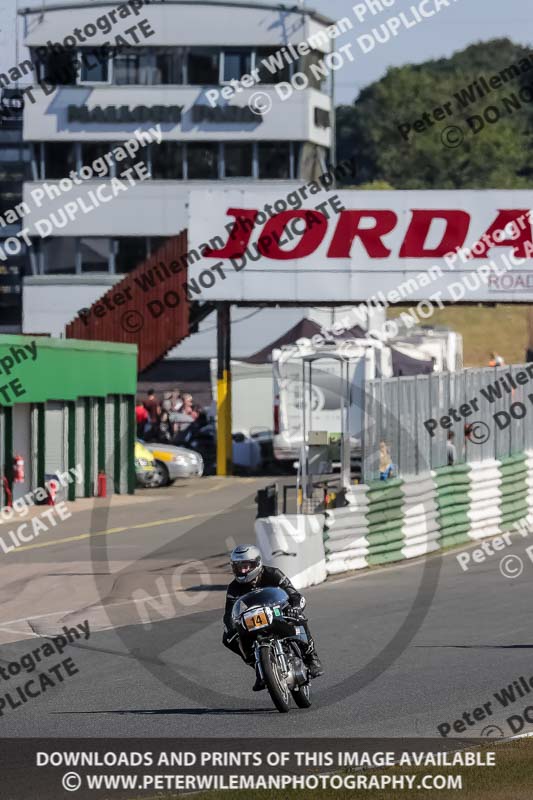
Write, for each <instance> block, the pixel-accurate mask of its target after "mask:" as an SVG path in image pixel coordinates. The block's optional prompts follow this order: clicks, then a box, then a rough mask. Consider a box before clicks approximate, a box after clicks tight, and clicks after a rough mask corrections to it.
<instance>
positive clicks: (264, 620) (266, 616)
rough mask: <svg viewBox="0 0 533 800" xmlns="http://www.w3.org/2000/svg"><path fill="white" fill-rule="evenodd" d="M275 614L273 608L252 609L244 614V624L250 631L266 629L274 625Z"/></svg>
mask: <svg viewBox="0 0 533 800" xmlns="http://www.w3.org/2000/svg"><path fill="white" fill-rule="evenodd" d="M273 619H274V613H273V611H272V609H271V608H268V607H264V608H251V609H249V610H248V611H245V612H244V614H243V622H244V624H245V626H246V627H247V629H248V630H249V631H256V630H258V629H259V628H266V627H267V626H268V625H270V624H271V623H272V620H273Z"/></svg>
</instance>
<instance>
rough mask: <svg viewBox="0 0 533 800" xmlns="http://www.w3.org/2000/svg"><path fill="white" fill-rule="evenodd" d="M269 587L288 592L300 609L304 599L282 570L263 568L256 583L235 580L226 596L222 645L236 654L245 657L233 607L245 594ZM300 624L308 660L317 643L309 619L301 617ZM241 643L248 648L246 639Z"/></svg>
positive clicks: (249, 654) (305, 655) (248, 659)
mask: <svg viewBox="0 0 533 800" xmlns="http://www.w3.org/2000/svg"><path fill="white" fill-rule="evenodd" d="M267 586H277V587H279V588H280V589H283V590H284V591H285V592H287V594H288V596H289V602H290V604H291V606H293V608H300V601H301V599H302V595H301V594H300V592H298V591H297V590H296V589H295V588H294V586H293V585H292V583H291V582H290V580H289V579H288V578H287V576H286V575H285V574H284V573H283V572H282V571H281V570H280V569H276V567H263V569H262V570H261V573H260V574H259V575H258V576H257V578H256V579H255V581H252V582H251V583H239V582H238V581H236V580H233V581H232V582H231V583H230V585H229V586H228V591H227V594H226V607H225V609H224V635H223V637H222V644H223V645H224V646H225V647H227V648H229V649H230V650H232V651H233V652H234V653H237V654H238V655H240V656H241V658H242V657H243V654H242V652H241V648H240V647H239V636H238V634H237V631H236V630H235V628H234V626H233V621H232V618H231V611H232V609H233V605H234V603H235V601H236V600H238V599H239V597H242V596H243V595H244V594H248V592H251V591H252V589H264V588H265V587H267ZM299 624H301V625H303V627H304V629H305V632H306V634H307V641H308V645H307V651H306V653H305V654H304V658H305V659H306V660H307V658H308V657H310V656H311V655H312V654H313V653H314V652H315V643H314V640H313V637H312V636H311V631H310V630H309V626H308V624H307V619H305V617H303V616H301V619H300V620H299ZM241 642H242V644H243V646H244V647H246V643H245V641H244V639H243V638H242V637H241ZM246 656H247V657H246V658H245V659H244V660H245V661H247V662H248V661H250V660H251V653H246Z"/></svg>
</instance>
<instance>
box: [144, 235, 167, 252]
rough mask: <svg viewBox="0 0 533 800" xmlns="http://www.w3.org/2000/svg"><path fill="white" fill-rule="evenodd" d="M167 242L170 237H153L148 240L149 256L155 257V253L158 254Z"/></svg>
mask: <svg viewBox="0 0 533 800" xmlns="http://www.w3.org/2000/svg"><path fill="white" fill-rule="evenodd" d="M165 242H168V236H151V237H150V238H149V239H148V249H149V251H150V252H149V255H151V256H153V254H154V253H157V251H158V250H159V248H160V247H163V245H164V244H165Z"/></svg>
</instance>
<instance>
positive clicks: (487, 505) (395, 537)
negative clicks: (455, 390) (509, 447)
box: [324, 451, 533, 574]
mask: <svg viewBox="0 0 533 800" xmlns="http://www.w3.org/2000/svg"><path fill="white" fill-rule="evenodd" d="M347 499H348V501H349V505H348V506H347V507H346V508H341V509H332V510H329V511H326V513H325V526H324V549H325V559H326V569H327V572H328V574H336V573H339V572H346V571H348V570H355V569H364V568H365V567H368V566H373V565H376V564H388V563H392V562H397V561H402V560H404V559H408V558H417V557H419V556H423V555H427V554H428V553H433V552H436V551H438V550H440V549H442V548H446V547H450V546H453V545H458V544H463V543H465V542H470V541H473V540H477V539H482V538H486V537H488V536H495V535H497V534H500V533H503V532H505V531H508V530H511V529H513V527H514V526H515V525H517V524H520V523H522V524H525V522H532V523H533V451H529V452H527V453H521V454H518V455H514V456H510V457H509V458H504V459H502V460H496V459H490V460H487V461H481V462H477V463H472V464H458V465H456V466H453V467H441V468H439V469H436V470H432V471H431V473H428V474H426V475H418V476H416V477H413V478H406V479H401V478H398V479H395V480H391V481H372V482H370V483H369V484H368V485H361V486H357V487H354V488H353V489H352V490H350V492H349V493H348V494H347Z"/></svg>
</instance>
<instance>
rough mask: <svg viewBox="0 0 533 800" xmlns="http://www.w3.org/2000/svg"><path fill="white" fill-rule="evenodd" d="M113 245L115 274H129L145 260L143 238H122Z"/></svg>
mask: <svg viewBox="0 0 533 800" xmlns="http://www.w3.org/2000/svg"><path fill="white" fill-rule="evenodd" d="M115 243H116V246H115V272H131V271H132V270H133V269H135V267H138V266H139V264H142V262H143V261H145V260H146V239H145V238H144V236H128V237H123V238H121V239H116V240H115Z"/></svg>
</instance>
